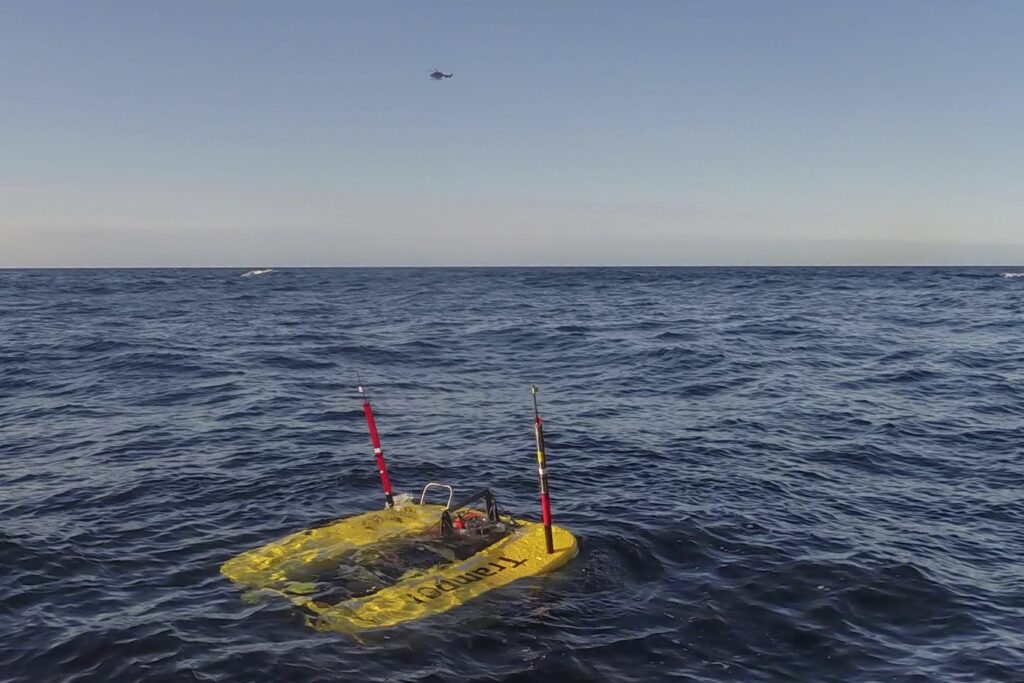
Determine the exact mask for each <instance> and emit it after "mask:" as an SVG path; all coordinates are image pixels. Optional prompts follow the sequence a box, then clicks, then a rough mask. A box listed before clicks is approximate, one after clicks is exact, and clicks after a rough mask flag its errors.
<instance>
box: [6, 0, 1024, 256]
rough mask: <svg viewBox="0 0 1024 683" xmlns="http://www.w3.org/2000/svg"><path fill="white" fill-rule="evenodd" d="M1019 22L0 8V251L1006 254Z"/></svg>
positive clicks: (785, 6) (609, 11) (899, 14)
mask: <svg viewBox="0 0 1024 683" xmlns="http://www.w3.org/2000/svg"><path fill="white" fill-rule="evenodd" d="M1022 34H1024V5H1022V4H1020V3H1014V2H992V3H986V4H984V5H977V6H976V5H967V4H963V3H955V2H916V1H915V2H905V3H900V4H899V5H896V6H893V5H891V4H888V3H882V2H867V3H858V4H856V5H832V4H822V3H815V2H802V1H791V2H781V3H776V4H771V5H766V4H761V3H756V2H739V1H733V2H728V1H726V2H720V3H708V4H697V3H676V2H650V3H644V4H641V5H631V4H626V3H610V2H566V3H559V4H557V5H554V4H548V3H540V2H536V3H521V4H517V5H515V6H509V7H505V6H498V5H475V4H461V3H447V2H445V3H430V4H427V3H424V4H376V3H363V4H351V3H346V4H342V3H334V2H306V3H301V4H298V5H291V4H288V5H285V4H283V3H269V2H246V3H242V2H224V3H217V4H210V3H204V2H198V1H196V2H189V1H185V2H178V3H174V4H167V5H155V4H136V3H129V2H96V3H88V4H79V3H74V2H66V1H65V2H48V1H43V2H17V3H8V4H5V5H3V6H0V58H2V62H3V63H4V65H5V66H4V72H5V73H4V78H2V79H0V98H2V99H3V101H4V107H3V108H2V109H0V144H2V145H3V148H4V150H5V154H4V155H3V156H2V157H0V267H246V266H250V265H252V266H256V265H264V264H266V265H275V264H279V265H283V266H290V267H301V266H337V267H345V266H386V265H396V266H417V265H422V266H445V265H451V266H460V265H466V266H469V265H479V266H488V265H493V266H504V265H539V266H545V265H567V266H572V265H679V266H686V265H741V266H742V265H994V266H999V265H1012V264H1014V263H1024V187H1022V182H1021V181H1022V178H1024V127H1022V126H1021V125H1020V121H1021V120H1024V91H1021V89H1020V88H1016V87H1014V84H1015V83H1016V81H1017V80H1019V78H1018V76H1019V74H1018V71H1019V68H1020V65H1021V64H1024V41H1020V40H1019V36H1020V35H1022ZM433 68H439V69H442V70H444V71H445V72H447V73H453V78H451V79H447V80H444V81H441V82H435V81H432V80H431V79H430V78H429V77H428V72H429V71H430V70H431V69H433Z"/></svg>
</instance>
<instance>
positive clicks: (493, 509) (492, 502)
mask: <svg viewBox="0 0 1024 683" xmlns="http://www.w3.org/2000/svg"><path fill="white" fill-rule="evenodd" d="M478 500H483V501H484V508H485V509H486V510H487V521H488V522H490V523H492V524H496V523H497V522H499V521H500V519H499V516H498V500H497V499H496V498H495V497H494V494H493V493H491V490H490V489H483V490H481V491H477V492H476V493H474V494H473V495H471V496H469V497H468V498H466V499H465V500H461V501H459V502H458V503H456V504H455V505H453V506H451V507H450V508H448V509H446V510H445V511H444V512H442V513H441V535H442V536H451V535H453V534H454V533H455V526H454V524H453V523H452V513H453V512H456V511H458V510H461V509H462V508H464V507H467V506H468V505H469V504H470V503H475V502H476V501H478Z"/></svg>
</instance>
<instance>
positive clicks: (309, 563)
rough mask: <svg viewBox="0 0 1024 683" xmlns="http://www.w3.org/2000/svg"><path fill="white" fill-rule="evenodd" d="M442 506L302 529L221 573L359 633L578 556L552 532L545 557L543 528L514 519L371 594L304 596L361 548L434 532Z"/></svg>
mask: <svg viewBox="0 0 1024 683" xmlns="http://www.w3.org/2000/svg"><path fill="white" fill-rule="evenodd" d="M442 510H444V507H443V506H440V505H423V506H420V505H405V506H402V507H399V508H394V509H389V510H377V511H374V512H367V513H364V514H361V515H356V516H354V517H348V518H345V519H342V520H339V521H337V522H334V523H333V524H329V525H327V526H324V527H320V528H317V529H309V530H306V531H300V532H298V533H295V534H291V535H289V536H286V537H284V538H282V539H280V540H278V541H274V542H273V543H269V544H267V545H265V546H263V547H261V548H256V549H254V550H250V551H247V552H245V553H242V554H241V555H238V556H237V557H234V558H232V559H230V560H228V561H227V562H225V563H224V565H223V566H222V567H221V573H222V574H224V576H226V577H227V578H229V579H231V580H232V581H234V582H235V583H239V584H242V585H245V586H249V587H251V588H256V589H264V590H271V591H274V592H276V593H280V594H282V595H284V596H285V597H287V598H288V599H289V600H291V602H292V603H293V604H295V605H297V606H299V607H302V608H303V609H305V610H306V611H307V612H308V613H309V615H310V616H309V617H308V618H307V623H308V624H309V625H310V626H312V627H313V628H316V629H318V630H322V631H362V630H367V629H375V628H384V627H388V626H395V625H397V624H400V623H402V622H406V621H412V620H415V619H423V618H425V617H429V616H432V615H434V614H440V613H442V612H447V611H448V610H450V609H452V608H454V607H458V606H459V605H461V604H463V603H465V602H467V601H468V600H471V599H473V598H475V597H477V596H479V595H481V594H483V593H486V592H487V591H490V590H494V589H495V588H500V587H502V586H506V585H508V584H510V583H512V582H513V581H515V580H517V579H521V578H525V577H528V576H535V575H537V574H543V573H546V572H550V571H552V570H555V569H557V568H559V567H561V566H562V565H564V564H566V563H567V562H568V561H569V560H571V559H572V558H574V557H575V556H576V553H577V552H578V548H577V545H576V538H575V537H574V536H573V535H572V534H571V533H569V532H568V531H566V530H565V529H562V528H560V527H552V536H553V539H554V547H555V552H554V553H552V554H550V555H549V554H548V553H547V552H546V548H545V544H544V527H543V525H541V524H539V523H537V522H523V521H520V522H519V526H518V527H517V528H515V529H514V530H513V531H512V533H511V534H509V535H508V536H506V537H505V538H503V539H501V540H500V541H498V542H497V543H494V544H493V545H491V546H488V547H487V548H484V549H483V550H481V551H480V552H478V553H476V554H475V555H473V556H472V557H470V558H468V559H466V560H462V561H460V562H455V563H452V564H448V565H443V566H439V567H435V568H433V569H429V570H426V571H420V570H412V571H410V572H407V573H406V574H405V575H404V576H402V577H401V578H400V579H399V580H398V582H397V583H395V584H394V585H393V586H389V587H387V588H384V589H382V590H380V591H377V592H376V593H373V594H370V595H367V596H364V597H360V598H352V599H350V600H345V601H343V602H340V603H338V604H336V605H326V604H322V603H317V602H315V601H313V600H310V599H309V598H308V597H306V596H305V595H303V593H308V592H309V590H310V589H311V588H312V585H311V584H309V583H304V582H303V581H302V580H301V579H302V578H304V577H307V576H310V575H312V574H313V573H315V572H317V571H318V569H319V568H326V567H327V566H329V565H330V564H332V563H335V564H336V563H337V562H338V561H339V560H340V559H341V558H342V557H344V556H345V555H347V554H348V553H351V552H352V551H354V550H357V549H359V548H361V547H366V546H370V545H373V544H376V543H380V542H383V541H387V540H390V539H397V538H402V537H409V536H417V535H424V534H429V533H432V532H434V533H436V531H437V526H438V519H439V517H440V514H441V511H442Z"/></svg>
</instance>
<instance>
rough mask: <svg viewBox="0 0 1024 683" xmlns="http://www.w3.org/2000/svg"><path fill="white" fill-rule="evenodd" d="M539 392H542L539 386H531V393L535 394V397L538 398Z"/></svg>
mask: <svg viewBox="0 0 1024 683" xmlns="http://www.w3.org/2000/svg"><path fill="white" fill-rule="evenodd" d="M539 391H540V389H539V388H538V387H537V385H536V384H531V385H530V393H531V394H533V395H534V396H536V395H537V392H539Z"/></svg>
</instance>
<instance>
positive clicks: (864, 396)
mask: <svg viewBox="0 0 1024 683" xmlns="http://www.w3.org/2000/svg"><path fill="white" fill-rule="evenodd" d="M1007 271H1009V272H1010V273H1014V272H1018V271H1021V272H1024V269H1022V268H1018V269H1016V270H1014V269H1012V268H1003V269H999V268H996V269H988V268H878V269H874V268H765V269H758V268H682V269H674V268H651V269H646V268H600V269H588V268H578V269H516V268H511V269H337V270H335V269H290V268H288V269H279V270H276V271H273V272H269V273H264V274H261V275H252V276H248V277H243V274H245V273H246V269H210V270H205V269H203V270H188V269H185V270H6V271H0V680H4V681H408V682H412V681H419V682H424V683H425V682H427V681H507V682H511V681H534V680H537V681H549V682H556V681H557V682H563V681H744V682H746V681H808V682H825V681H842V682H847V681H864V682H867V681H895V682H910V681H1024V277H1007V276H1005V275H1004V273H1006V272H1007ZM357 377H361V378H362V381H363V382H364V383H365V384H366V385H367V386H368V387H369V390H370V392H371V397H372V399H373V401H374V405H375V408H376V412H377V422H378V425H379V427H380V430H381V436H382V439H383V442H384V449H385V452H386V453H387V454H388V458H389V467H390V470H391V478H392V480H393V482H394V483H395V485H396V489H397V490H400V491H409V492H416V491H418V490H419V489H420V487H421V486H422V485H423V484H424V483H425V482H427V481H442V482H451V483H453V484H455V485H456V488H457V489H458V490H460V491H463V492H467V493H468V492H470V491H471V490H473V489H476V488H479V487H482V486H489V487H491V488H492V489H493V490H494V491H495V492H496V494H497V496H498V498H499V501H500V502H501V504H502V505H503V507H506V508H508V509H510V510H511V511H513V512H517V513H519V514H521V515H523V516H526V517H530V516H534V517H536V516H538V515H539V504H538V484H537V480H536V462H535V459H534V451H533V434H532V417H533V413H532V404H531V397H530V392H529V386H530V385H531V384H534V383H535V384H538V385H539V386H540V395H539V399H540V406H541V410H542V414H543V415H544V417H545V425H546V430H547V440H548V443H547V450H548V459H549V472H550V481H551V492H552V501H553V502H552V505H553V510H554V517H555V521H556V523H558V524H560V525H561V526H564V527H566V528H568V529H570V530H572V531H573V532H574V533H575V534H576V535H577V537H578V538H579V543H580V554H579V556H578V557H577V558H576V559H575V560H574V561H573V562H572V563H571V564H569V565H568V566H567V567H565V568H564V569H562V570H560V571H558V572H557V573H555V574H552V575H550V576H547V577H545V578H535V579H528V580H524V581H521V582H518V583H516V584H513V585H512V586H509V587H507V588H505V589H502V590H498V591H493V592H491V593H488V594H486V595H485V596H483V597H482V598H480V599H478V600H476V601H473V602H471V603H469V604H467V605H465V606H463V607H461V608H459V609H456V610H453V611H451V612H448V613H446V614H444V615H441V616H439V617H436V618H433V619H429V620H425V621H421V622H415V623H413V624H411V625H406V626H399V627H396V628H393V629H389V630H385V631H381V632H377V633H373V634H370V635H367V636H365V637H363V638H361V639H357V638H353V637H351V636H347V635H343V634H340V633H319V632H316V631H313V630H311V629H310V628H308V627H307V626H306V625H305V623H304V619H303V616H302V615H301V614H299V613H297V611H296V610H295V609H294V608H292V607H291V606H290V605H289V604H287V603H285V602H283V601H278V600H274V599H265V600H260V601H256V602H252V601H243V599H242V595H241V592H240V591H239V590H238V588H237V587H236V586H234V585H233V584H231V583H230V582H229V581H227V580H226V579H224V578H223V577H222V576H221V575H220V573H219V567H220V564H221V563H222V562H224V561H225V560H227V559H228V558H230V557H231V556H233V555H235V554H237V553H239V552H241V551H243V550H246V549H249V548H252V547H255V546H258V545H262V544H263V543H265V542H267V541H269V540H272V539H274V538H276V537H279V536H281V535H283V534H286V533H289V532H293V531H296V530H299V529H304V528H308V527H311V526H315V525H320V524H324V523H326V522H329V521H331V520H334V519H336V518H339V517H343V516H347V515H351V514H355V513H359V512H363V511H366V510H368V509H377V508H380V507H381V506H382V504H383V496H382V495H381V492H380V487H379V480H378V476H377V472H376V468H375V464H374V459H373V455H372V451H371V448H370V441H369V437H368V435H367V432H366V426H365V423H364V421H363V416H362V412H361V410H360V405H361V404H360V401H359V397H358V394H357V393H356V384H357Z"/></svg>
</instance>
